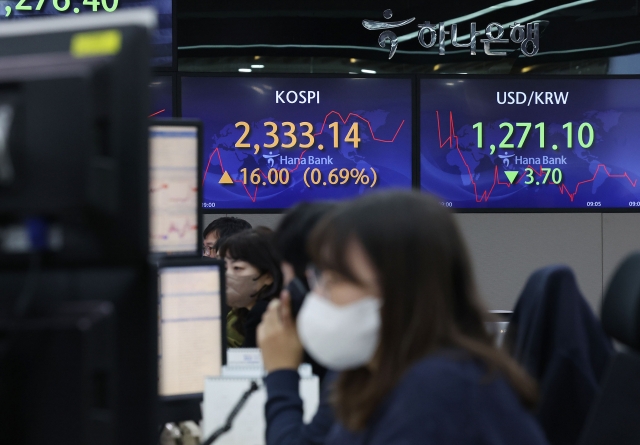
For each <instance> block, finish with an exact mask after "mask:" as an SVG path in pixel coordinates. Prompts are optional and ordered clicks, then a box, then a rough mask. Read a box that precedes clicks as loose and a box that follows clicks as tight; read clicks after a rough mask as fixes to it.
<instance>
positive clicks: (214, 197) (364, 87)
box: [181, 77, 412, 210]
mask: <svg viewBox="0 0 640 445" xmlns="http://www.w3.org/2000/svg"><path fill="white" fill-rule="evenodd" d="M282 90H285V91H319V92H320V103H319V104H318V103H316V102H315V99H314V101H313V102H312V103H311V104H299V103H294V104H290V103H284V104H283V103H276V96H275V95H276V91H282ZM181 95H182V116H183V117H185V118H198V119H201V120H202V121H203V127H204V157H203V168H204V171H203V174H202V177H203V207H204V208H205V210H216V209H251V210H255V209H284V208H288V207H290V206H292V205H294V204H295V203H297V202H300V201H313V200H330V199H344V198H350V197H355V196H358V195H360V194H363V193H367V192H370V191H374V190H380V189H383V188H391V187H393V188H398V187H402V188H410V187H411V179H412V178H411V145H412V128H411V80H410V79H356V78H347V79H344V78H336V79H329V78H324V79H312V78H304V79H301V78H280V79H275V78H251V77H247V78H222V77H217V78H212V77H183V78H182V94H181ZM350 113H355V114H357V115H358V116H360V117H358V116H355V115H353V114H352V115H351V116H349V114H350ZM341 119H345V120H346V124H343V123H342V122H341ZM239 121H244V122H247V123H249V125H250V126H251V132H250V134H249V136H248V137H247V138H246V139H245V142H249V143H250V145H251V147H253V146H254V144H260V146H261V147H262V145H263V144H265V143H269V142H270V141H271V140H272V139H271V137H269V136H266V133H267V132H268V131H269V129H268V128H266V127H265V126H264V122H267V121H272V122H276V123H277V124H278V132H277V134H278V136H279V137H280V143H282V142H283V141H289V138H288V137H285V136H283V134H284V132H285V131H286V130H285V129H284V128H283V127H282V122H287V121H288V122H293V123H295V124H296V131H295V134H296V136H297V138H298V144H297V145H296V146H295V147H293V148H280V147H279V146H277V147H275V148H273V149H266V148H261V149H260V151H259V153H258V154H257V155H256V154H254V150H253V148H248V149H247V148H244V149H240V148H235V143H236V142H237V141H238V140H239V139H240V137H241V136H242V134H243V132H244V131H243V129H242V127H240V128H236V127H235V123H236V122H239ZM300 122H310V123H312V124H313V133H315V134H316V135H315V143H314V145H313V146H312V147H311V148H309V149H306V150H304V149H301V148H299V147H298V145H299V144H300V143H301V142H302V143H304V142H306V141H307V139H306V138H305V137H301V133H302V131H304V129H303V128H301V127H300V125H299V123H300ZM323 122H324V123H325V126H324V131H322V133H321V134H317V133H319V132H320V131H321V129H322V128H323V127H322V125H323ZM333 122H339V131H340V143H339V147H338V148H334V147H333V130H330V129H329V125H331V124H332V123H333ZM354 122H357V123H358V128H359V137H360V138H361V142H360V146H359V148H354V146H353V144H352V143H347V142H344V138H345V137H346V136H347V133H348V131H349V129H350V128H351V125H352V124H353V123H354ZM369 124H370V127H369ZM374 138H375V139H374ZM376 139H378V140H376ZM285 143H286V142H285ZM320 144H322V145H323V146H324V149H323V150H322V151H321V150H319V149H318V145H320ZM310 157H313V158H327V159H329V160H330V161H331V164H330V165H329V164H326V165H325V164H322V165H313V164H302V163H301V164H300V165H299V166H298V167H297V168H296V164H295V162H297V159H304V160H306V161H308V160H309V158H310ZM283 159H284V160H285V162H282V161H283ZM287 160H288V163H286V162H287ZM283 167H286V168H287V169H288V170H290V171H291V173H290V178H291V179H290V182H289V184H287V185H282V184H277V185H271V184H268V183H267V185H266V186H264V185H263V184H258V185H253V184H251V183H249V184H247V185H246V186H245V185H244V184H241V183H238V182H235V183H234V184H233V185H221V184H219V180H220V178H221V177H222V174H223V172H224V171H223V168H224V170H226V171H228V172H229V174H230V176H231V177H232V178H233V180H234V181H239V180H242V179H243V174H242V173H240V170H241V169H242V168H247V170H248V172H249V173H250V172H251V171H253V170H254V169H255V168H260V169H261V170H262V171H263V172H265V173H266V172H267V171H268V170H269V169H270V168H276V169H278V168H283ZM307 167H310V168H319V169H320V170H321V172H322V177H323V180H324V181H325V182H326V179H327V177H328V174H329V172H330V171H331V170H332V169H334V168H338V169H340V168H348V169H350V170H352V169H354V168H357V169H358V170H359V171H361V170H362V169H364V170H365V173H366V174H367V175H368V176H370V177H372V178H373V173H372V172H371V170H370V169H371V168H373V169H375V171H376V174H377V183H376V185H375V186H374V187H373V188H371V187H370V186H369V185H370V184H371V183H372V181H373V179H372V180H371V182H370V184H369V185H362V184H355V180H354V179H350V180H349V181H348V182H347V183H346V184H344V185H330V184H327V185H326V186H323V185H322V183H321V184H319V185H317V186H314V185H312V186H311V188H308V187H307V186H306V185H305V183H304V180H303V175H304V171H305V169H306V168H307ZM213 206H215V207H213Z"/></svg>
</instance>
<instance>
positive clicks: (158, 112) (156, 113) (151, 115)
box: [148, 108, 167, 117]
mask: <svg viewBox="0 0 640 445" xmlns="http://www.w3.org/2000/svg"><path fill="white" fill-rule="evenodd" d="M165 111H167V109H166V108H163V109H162V110H160V111H156V112H155V113H152V114H150V115H149V116H148V117H153V116H157V115H158V114H160V113H164V112H165Z"/></svg>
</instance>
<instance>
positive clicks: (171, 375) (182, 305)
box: [159, 264, 223, 396]
mask: <svg viewBox="0 0 640 445" xmlns="http://www.w3.org/2000/svg"><path fill="white" fill-rule="evenodd" d="M221 273H222V272H221V268H220V266H218V265H217V264H215V265H208V264H203V265H192V266H182V267H174V266H168V267H161V268H160V282H159V293H160V301H159V311H160V313H159V321H160V329H159V377H160V379H159V394H160V395H161V396H179V395H188V394H201V393H202V392H203V391H204V380H205V378H206V377H208V376H218V375H220V372H221V367H222V354H223V347H222V345H223V339H222V326H221V323H222V321H221V318H220V316H221V307H222V306H221V304H222V303H221V298H222V297H221V293H220V290H221Z"/></svg>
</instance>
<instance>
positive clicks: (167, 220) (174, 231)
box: [149, 124, 200, 254]
mask: <svg viewBox="0 0 640 445" xmlns="http://www.w3.org/2000/svg"><path fill="white" fill-rule="evenodd" d="M149 137H150V140H149V156H150V169H149V179H150V186H149V188H150V197H149V207H150V215H151V218H150V236H151V240H150V245H151V251H152V252H156V253H190V254H193V253H195V252H196V251H197V250H198V248H199V246H200V243H199V236H198V208H199V205H198V177H199V172H198V141H199V139H198V127H195V126H178V125H159V124H158V125H151V126H150V128H149Z"/></svg>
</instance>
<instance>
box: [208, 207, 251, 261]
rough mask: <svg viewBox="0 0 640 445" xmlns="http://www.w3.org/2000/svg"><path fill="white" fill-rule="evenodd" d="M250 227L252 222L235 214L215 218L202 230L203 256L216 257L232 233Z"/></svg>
mask: <svg viewBox="0 0 640 445" xmlns="http://www.w3.org/2000/svg"><path fill="white" fill-rule="evenodd" d="M250 229H251V224H249V223H248V222H247V221H245V220H244V219H241V218H236V217H235V216H223V217H222V218H218V219H214V220H213V221H211V223H209V225H208V226H207V227H206V228H205V229H204V231H203V232H202V256H206V257H211V258H216V257H217V251H218V247H219V246H220V244H221V243H222V241H224V240H225V239H227V238H229V237H230V236H231V235H234V234H236V233H239V232H242V231H244V230H250Z"/></svg>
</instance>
